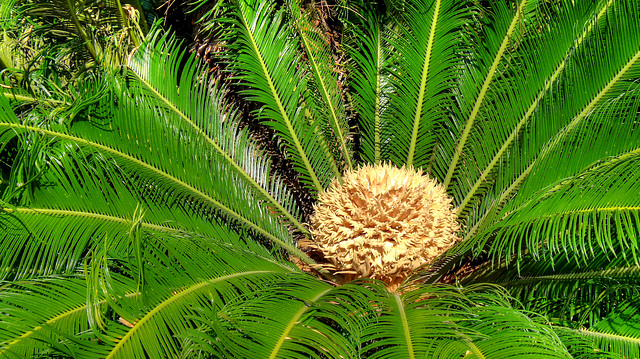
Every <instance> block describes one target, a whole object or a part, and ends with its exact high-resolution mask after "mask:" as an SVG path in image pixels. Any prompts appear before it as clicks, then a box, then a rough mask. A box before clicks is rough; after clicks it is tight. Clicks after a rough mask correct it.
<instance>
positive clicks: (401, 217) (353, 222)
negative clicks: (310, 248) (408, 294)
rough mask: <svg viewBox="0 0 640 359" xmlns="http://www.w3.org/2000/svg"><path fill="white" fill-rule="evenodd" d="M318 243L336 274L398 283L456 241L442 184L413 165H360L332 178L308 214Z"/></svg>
mask: <svg viewBox="0 0 640 359" xmlns="http://www.w3.org/2000/svg"><path fill="white" fill-rule="evenodd" d="M311 222H312V234H313V238H314V241H315V243H316V245H317V246H318V247H319V249H320V250H321V251H322V253H323V254H324V256H325V258H326V259H327V260H329V261H330V262H331V263H332V264H333V266H334V267H335V269H337V271H338V272H337V273H343V274H351V275H352V277H353V278H361V277H365V278H375V279H380V280H382V281H385V282H387V283H388V284H390V285H397V284H398V283H400V281H402V279H404V278H405V277H406V276H407V275H408V274H409V273H410V272H411V271H412V270H414V269H415V268H418V267H419V266H421V265H424V264H426V263H429V262H431V261H432V260H433V259H435V258H436V257H438V256H439V255H440V254H442V253H443V252H444V251H446V250H447V249H449V248H450V247H451V246H453V244H455V242H456V241H457V240H458V235H457V232H458V229H459V224H458V222H457V221H456V213H455V210H454V209H453V208H452V206H451V198H449V197H448V196H447V194H446V192H445V190H444V188H443V187H442V186H441V185H439V184H438V183H437V182H436V181H435V180H433V179H430V178H429V177H428V176H426V175H422V174H421V173H419V172H416V171H414V170H413V169H411V168H409V169H405V168H404V167H403V168H396V167H393V166H391V165H378V166H364V167H362V168H360V169H358V170H355V171H349V172H347V173H345V175H344V177H343V183H342V184H340V183H339V182H338V181H337V180H335V179H334V180H333V182H332V183H331V185H330V187H329V189H328V190H327V191H325V192H323V193H321V194H320V196H319V201H318V204H317V205H316V206H315V214H314V215H313V217H312V218H311Z"/></svg>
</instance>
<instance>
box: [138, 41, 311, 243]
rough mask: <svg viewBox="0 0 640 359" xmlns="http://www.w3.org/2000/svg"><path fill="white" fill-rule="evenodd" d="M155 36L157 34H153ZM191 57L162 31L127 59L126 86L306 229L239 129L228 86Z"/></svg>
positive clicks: (272, 206) (255, 148) (288, 196)
mask: <svg viewBox="0 0 640 359" xmlns="http://www.w3.org/2000/svg"><path fill="white" fill-rule="evenodd" d="M156 36H159V34H155V35H153V37H156ZM167 54H179V56H167ZM194 60H195V59H194V57H193V56H191V57H189V59H188V60H186V62H183V52H182V51H181V50H180V46H179V45H178V43H177V42H176V41H175V40H173V39H170V38H167V36H166V35H165V36H163V37H162V38H159V39H157V40H154V41H151V42H149V43H147V44H146V45H145V46H144V47H143V48H139V49H138V50H137V51H136V53H135V54H134V56H133V57H132V59H131V60H130V61H129V67H130V68H131V72H130V73H129V74H130V75H131V77H132V82H129V83H127V85H128V89H130V90H132V91H140V94H139V96H142V97H143V98H144V100H145V101H147V102H149V103H153V104H154V105H157V106H161V107H163V108H165V109H166V111H167V112H169V113H171V114H172V115H173V117H174V118H175V120H176V121H178V122H182V123H184V127H187V128H189V127H191V132H192V133H193V136H197V137H201V138H202V139H203V140H204V142H205V143H206V144H207V145H208V147H209V148H210V149H211V150H212V152H215V153H216V154H217V155H216V157H217V160H218V161H221V162H223V163H226V164H227V166H228V167H229V168H230V169H231V170H233V171H234V172H235V173H236V174H237V176H238V179H241V180H242V181H244V182H245V183H246V184H247V187H249V188H252V189H253V190H252V191H253V193H254V194H255V195H256V196H257V198H259V199H260V200H262V201H264V205H263V206H264V207H265V208H270V209H273V210H276V211H277V212H278V213H280V214H282V215H284V216H285V217H286V219H287V220H288V221H289V222H291V223H292V225H294V226H295V227H296V228H297V229H298V230H299V231H301V232H303V233H306V232H307V229H306V228H305V227H303V225H302V223H301V219H300V213H299V211H298V210H297V208H296V206H295V203H294V200H293V198H292V195H291V193H290V192H289V191H288V190H287V188H286V187H285V186H284V184H283V183H282V180H281V179H280V178H278V176H276V175H274V174H272V173H271V171H270V167H271V161H269V159H268V158H267V157H266V155H265V153H264V151H262V150H261V149H259V148H258V146H257V144H256V143H254V142H253V141H252V140H251V138H249V136H248V133H247V132H246V131H243V130H240V129H239V128H238V127H239V126H238V122H239V119H238V118H237V115H236V113H235V112H234V110H233V107H232V106H231V104H229V103H227V102H226V101H224V99H223V98H222V97H221V95H223V94H224V93H225V91H226V89H225V88H223V87H219V86H216V85H212V83H211V81H210V80H209V79H208V77H207V76H206V75H204V70H203V69H202V68H200V67H199V66H197V65H196V63H195V62H194ZM154 65H155V66H154ZM178 71H180V73H181V74H182V76H180V78H179V77H178ZM176 80H179V82H176ZM211 87H213V89H211ZM180 89H191V91H180ZM230 134H233V136H230Z"/></svg>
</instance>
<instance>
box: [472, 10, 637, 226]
mask: <svg viewBox="0 0 640 359" xmlns="http://www.w3.org/2000/svg"><path fill="white" fill-rule="evenodd" d="M634 6H636V4H631V3H628V2H624V1H622V2H614V3H613V4H605V5H604V7H603V8H597V9H593V10H591V11H590V14H591V16H590V17H589V18H588V19H587V20H586V21H581V22H579V23H584V25H583V26H584V28H585V31H584V32H579V33H577V34H575V35H574V40H573V41H571V45H570V46H568V47H566V46H565V48H566V49H567V50H566V51H568V52H569V53H570V56H568V57H566V58H564V59H563V58H559V61H558V63H559V66H558V68H557V69H556V70H552V71H549V75H547V79H549V80H555V81H556V82H557V85H555V88H553V87H552V89H553V91H551V90H549V92H548V95H545V96H543V97H541V98H540V100H536V101H534V102H533V103H534V104H536V108H537V111H536V112H535V113H534V114H533V115H532V116H531V118H530V119H529V120H528V121H529V124H528V125H527V127H526V128H527V131H526V132H524V133H523V134H522V136H521V139H520V140H519V143H521V145H520V146H518V147H514V148H513V150H512V151H511V153H510V155H509V158H508V160H507V159H506V158H505V159H503V161H508V162H505V163H508V164H509V165H508V166H503V170H502V171H500V172H499V173H500V174H499V175H498V177H497V178H495V179H494V182H495V185H494V189H495V191H493V192H488V194H487V195H486V196H485V198H484V199H483V201H482V204H479V205H477V206H478V207H477V208H478V210H477V212H475V213H473V212H472V213H470V215H471V216H473V217H474V218H473V219H472V221H471V222H470V223H474V222H475V223H474V224H473V225H472V228H471V229H470V232H469V233H468V236H470V235H473V234H474V233H475V231H476V230H478V229H480V230H482V229H484V228H486V227H487V226H488V225H489V224H490V223H492V221H495V220H497V219H499V218H500V216H497V217H496V213H497V212H498V211H499V210H500V208H501V207H502V206H503V205H504V204H505V203H506V202H507V201H508V202H509V205H510V206H518V204H519V203H520V204H521V203H522V202H526V201H528V200H529V199H531V197H532V193H535V192H537V191H539V190H540V188H544V187H546V186H550V187H551V186H553V185H554V184H555V183H557V182H559V181H562V180H564V179H565V178H568V177H571V176H574V175H577V173H579V172H581V171H583V170H584V169H586V168H588V167H589V166H590V165H591V164H592V163H593V162H594V161H597V160H599V159H600V158H603V157H607V156H611V155H617V154H620V153H624V152H627V151H630V150H632V149H634V148H636V147H637V142H636V140H635V138H636V136H635V134H634V133H631V132H626V133H625V132H616V134H618V135H619V136H620V137H619V139H618V140H616V141H620V143H621V144H624V143H626V142H627V141H628V143H629V146H628V147H625V146H624V145H621V147H618V148H619V150H618V152H615V153H614V152H611V151H609V148H608V146H607V145H605V144H604V142H603V141H598V139H597V138H596V137H595V136H594V135H593V134H589V133H588V132H589V131H592V130H593V129H594V128H596V129H597V128H598V127H599V126H600V124H603V125H604V126H611V127H614V128H617V127H616V126H618V125H620V126H623V127H625V126H628V123H627V122H624V123H622V122H617V123H616V121H617V120H614V119H612V118H610V117H609V116H610V113H611V112H608V111H615V113H616V116H617V118H629V119H632V118H634V117H635V116H636V115H635V108H634V106H635V104H634V103H635V102H636V101H635V96H634V95H633V93H634V92H635V91H636V90H635V89H634V88H635V85H634V84H633V82H632V81H631V80H632V79H634V78H636V77H637V71H638V66H639V65H638V60H639V59H640V55H638V52H637V46H638V44H637V42H636V41H635V40H636V38H637V36H635V35H634V36H632V37H633V41H627V36H628V35H629V34H636V33H638V31H640V25H639V24H638V21H637V19H631V18H630V17H629V16H628V14H629V12H633V10H631V9H630V8H633V7H634ZM596 10H597V11H596ZM605 22H606V23H607V24H610V26H609V27H607V28H608V30H603V27H602V26H598V24H603V23H605ZM610 31H613V33H615V34H620V37H617V36H616V35H614V36H613V37H612V38H609V32H610ZM553 33H556V32H555V31H554V32H553ZM621 34H625V35H621ZM604 38H606V39H607V40H606V43H607V45H604V44H603V40H604ZM616 43H619V44H620V45H619V46H620V51H618V49H617V45H615V44H616ZM594 51H595V52H597V53H600V54H601V56H600V55H599V56H596V57H594V56H592V54H593V53H594ZM600 59H607V60H606V61H601V60H600ZM560 60H561V61H560ZM594 69H598V70H597V71H596V72H597V73H598V75H597V76H596V77H592V76H591V75H589V73H590V72H593V71H594ZM558 70H561V71H560V72H558ZM541 83H543V82H541ZM545 86H546V85H545ZM541 88H544V87H542V86H541ZM576 88H584V89H585V91H582V92H580V96H577V95H575V91H574V89H576ZM544 91H547V90H544ZM540 94H542V92H541V93H540ZM533 98H534V99H537V98H539V95H536V96H535V97H533ZM559 104H561V105H559ZM552 107H553V110H552V109H551V108H552ZM532 108H533V107H530V109H532ZM614 109H615V110H614ZM523 112H524V111H523ZM527 113H528V112H527ZM550 119H553V120H550ZM609 121H614V122H613V123H611V124H607V123H608V122H609ZM593 133H596V132H593ZM578 138H579V139H580V142H579V143H580V145H581V146H582V145H584V147H581V149H583V151H581V152H577V151H576V152H568V151H559V150H558V149H559V148H560V147H558V146H559V145H562V146H568V145H570V144H571V143H572V141H573V143H575V141H576V140H577V139H578ZM582 139H584V141H582ZM601 140H602V139H601ZM609 142H611V141H609ZM571 146H573V144H571ZM570 153H572V157H571V163H572V165H571V166H558V164H559V163H563V160H566V158H567V157H566V156H567V155H569V154H570ZM542 168H559V169H561V170H554V171H544V170H542ZM516 190H517V192H518V195H517V196H514V194H515V193H516ZM467 203H468V202H467ZM486 203H489V204H490V205H486Z"/></svg>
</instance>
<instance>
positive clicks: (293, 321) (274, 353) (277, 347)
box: [269, 287, 334, 359]
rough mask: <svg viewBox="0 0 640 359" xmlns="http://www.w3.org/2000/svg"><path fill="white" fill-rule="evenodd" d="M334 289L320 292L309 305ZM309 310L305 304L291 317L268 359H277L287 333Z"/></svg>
mask: <svg viewBox="0 0 640 359" xmlns="http://www.w3.org/2000/svg"><path fill="white" fill-rule="evenodd" d="M333 289H334V288H333V287H331V288H329V289H326V290H324V291H322V292H320V293H319V294H318V295H316V296H315V297H313V298H312V299H311V300H310V301H311V303H315V302H316V301H317V300H318V299H320V298H322V297H323V296H324V295H325V294H327V293H329V292H330V291H332V290H333ZM309 308H311V306H309V305H307V304H306V303H305V305H304V306H303V307H302V308H300V309H299V310H298V311H297V312H296V313H295V314H294V315H293V317H291V319H290V320H289V323H288V324H287V326H286V328H285V329H284V331H283V332H282V334H281V335H280V338H278V341H277V342H276V345H275V347H274V348H273V350H272V351H271V355H269V359H275V358H277V355H278V353H279V352H280V348H281V347H282V344H284V341H285V339H286V338H287V337H288V336H289V333H291V330H293V327H294V326H295V325H296V324H297V323H298V320H299V319H300V317H302V315H303V314H304V313H306V312H307V310H309Z"/></svg>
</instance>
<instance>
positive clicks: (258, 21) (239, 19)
mask: <svg viewBox="0 0 640 359" xmlns="http://www.w3.org/2000/svg"><path fill="white" fill-rule="evenodd" d="M274 11H275V10H274V9H273V4H271V3H262V2H256V3H251V2H244V1H237V2H234V9H233V16H234V19H233V24H234V26H235V27H236V28H237V30H238V32H237V34H236V35H237V38H235V39H234V40H235V41H233V40H232V41H233V44H234V45H233V46H236V47H237V55H236V56H235V57H234V58H233V61H232V62H231V63H230V64H231V66H232V67H233V70H234V71H235V72H237V74H238V77H239V79H240V80H241V81H242V82H243V83H244V84H247V85H250V87H249V88H247V89H246V90H245V91H244V93H245V94H246V95H247V98H248V99H250V100H253V101H257V102H259V103H262V104H263V107H262V108H261V109H260V110H259V111H257V112H256V116H257V117H258V118H259V119H261V120H263V121H264V122H265V123H266V124H267V125H269V126H270V127H272V128H273V129H274V130H275V131H276V132H277V133H278V134H279V135H280V137H281V138H282V139H283V141H284V142H285V144H286V147H287V150H288V152H289V153H290V154H291V159H292V161H293V163H294V166H295V168H296V170H297V171H298V172H299V173H300V175H301V177H302V180H303V182H304V183H306V185H307V186H308V187H309V188H310V189H311V190H312V192H314V193H317V192H321V191H323V190H324V188H326V187H327V186H328V184H329V182H330V180H331V178H332V177H334V176H337V177H339V176H341V173H340V170H339V166H338V164H337V161H336V159H335V158H333V156H331V155H330V152H328V147H327V146H328V144H327V143H325V142H324V141H323V139H324V136H318V135H317V133H318V131H320V129H319V127H318V126H319V123H320V122H319V121H316V120H314V119H309V118H306V113H305V109H306V105H305V104H304V103H303V102H302V99H303V94H304V92H305V91H306V87H307V84H308V81H309V75H308V74H307V73H306V72H305V71H304V70H302V69H299V68H298V66H297V63H298V62H299V55H298V54H297V47H298V46H297V43H296V42H294V41H292V40H291V35H292V34H293V33H292V31H293V29H291V27H290V26H289V25H287V24H286V23H284V22H283V15H284V12H283V11H282V10H279V11H275V12H274Z"/></svg>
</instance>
